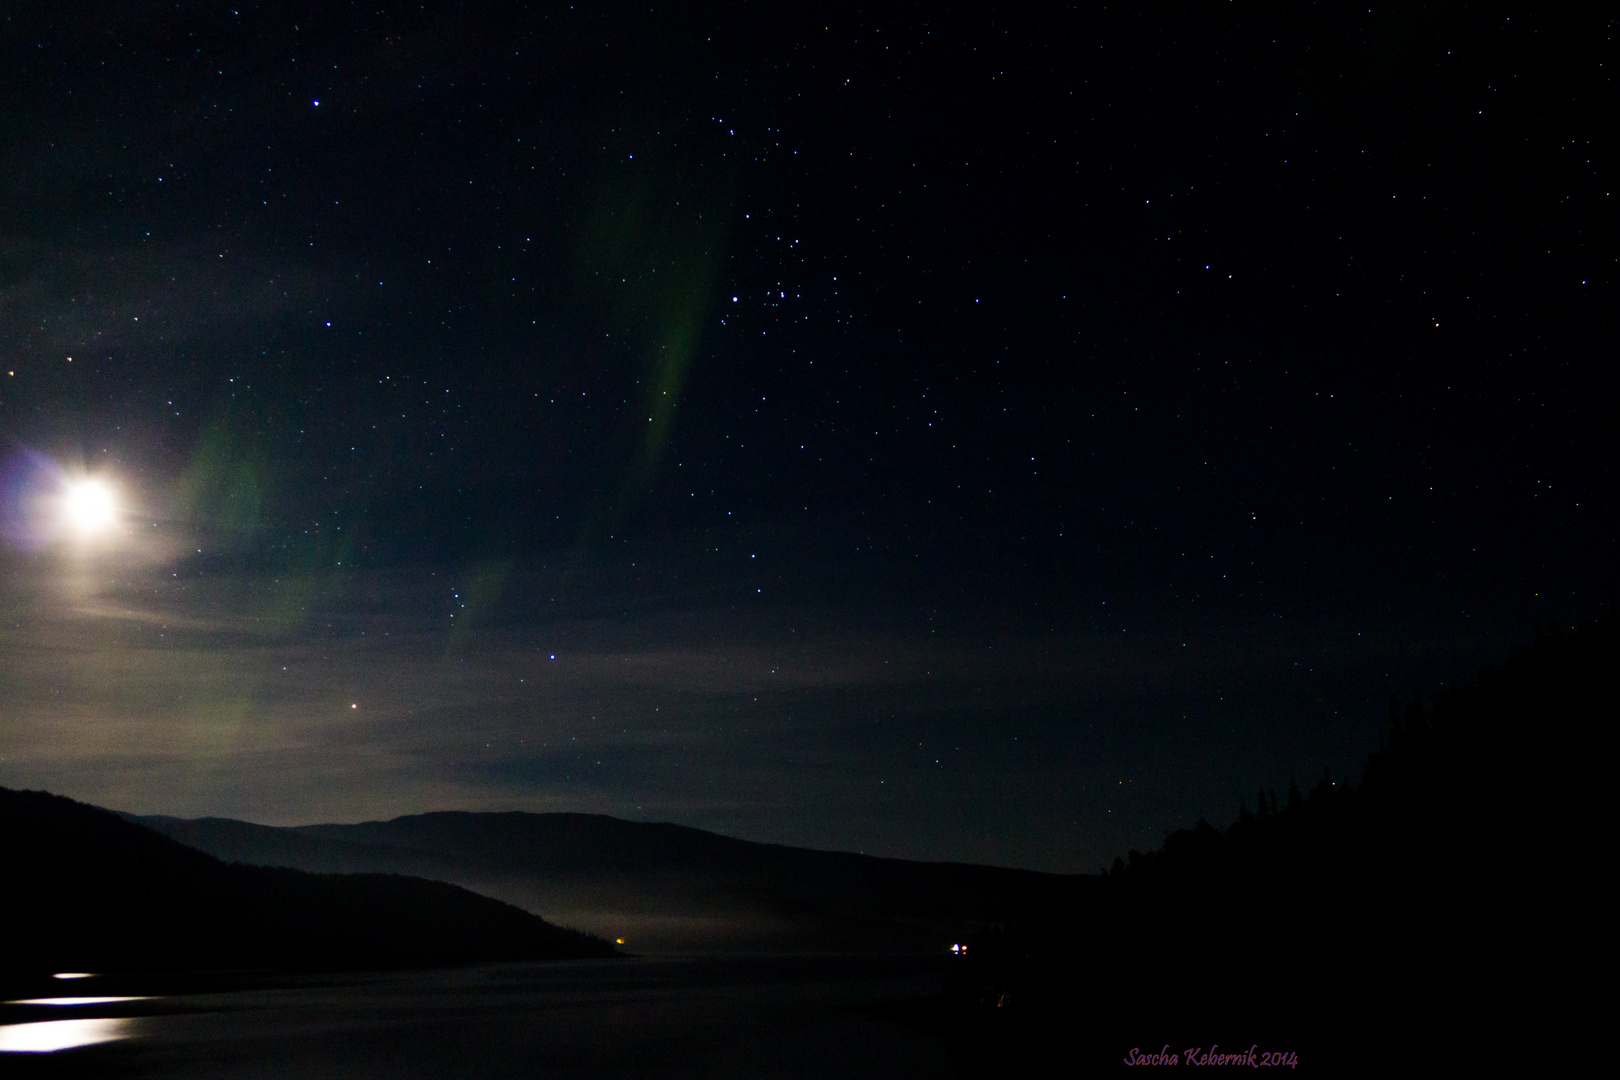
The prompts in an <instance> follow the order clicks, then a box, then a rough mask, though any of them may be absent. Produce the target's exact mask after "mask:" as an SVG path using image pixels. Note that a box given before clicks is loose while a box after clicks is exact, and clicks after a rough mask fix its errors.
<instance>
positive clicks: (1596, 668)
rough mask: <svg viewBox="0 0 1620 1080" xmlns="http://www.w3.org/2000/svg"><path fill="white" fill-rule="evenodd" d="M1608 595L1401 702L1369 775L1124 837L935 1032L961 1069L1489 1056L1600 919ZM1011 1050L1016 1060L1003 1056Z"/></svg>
mask: <svg viewBox="0 0 1620 1080" xmlns="http://www.w3.org/2000/svg"><path fill="white" fill-rule="evenodd" d="M1617 645H1620V637H1617V634H1616V619H1615V616H1614V614H1613V612H1611V613H1610V614H1609V615H1608V616H1606V617H1605V618H1603V619H1600V620H1598V621H1596V622H1593V623H1589V624H1587V625H1585V626H1582V627H1580V628H1579V629H1578V630H1575V631H1574V632H1573V633H1568V634H1565V633H1560V632H1559V631H1558V630H1556V629H1554V630H1552V631H1551V632H1548V633H1543V634H1539V635H1538V638H1537V640H1536V642H1535V644H1534V645H1533V646H1531V647H1529V648H1526V649H1523V650H1520V651H1519V652H1518V653H1516V654H1514V655H1513V656H1512V657H1511V658H1510V659H1509V660H1508V661H1506V662H1505V663H1503V664H1501V665H1500V666H1494V667H1487V668H1486V669H1484V671H1482V672H1481V675H1480V679H1479V682H1478V685H1476V686H1470V687H1466V688H1453V689H1448V690H1446V691H1445V692H1443V693H1439V694H1437V695H1435V696H1434V697H1433V698H1432V699H1427V700H1426V699H1424V698H1423V697H1422V696H1415V697H1414V698H1413V699H1412V700H1410V701H1409V702H1406V703H1404V704H1402V703H1401V702H1399V701H1398V700H1392V701H1391V703H1390V725H1389V728H1388V732H1387V734H1386V735H1385V736H1384V738H1383V740H1382V744H1381V745H1380V747H1379V748H1378V750H1377V751H1376V752H1374V753H1373V754H1372V755H1371V756H1370V757H1369V758H1368V759H1367V762H1366V766H1365V769H1364V771H1363V776H1362V779H1361V782H1360V784H1358V785H1352V784H1350V783H1348V782H1346V781H1344V780H1341V779H1336V778H1335V777H1333V776H1332V775H1330V774H1329V773H1328V772H1327V771H1326V770H1324V772H1323V773H1322V774H1321V776H1320V778H1318V779H1317V780H1316V781H1315V783H1314V784H1313V785H1311V787H1310V789H1309V791H1308V792H1307V791H1305V790H1303V789H1302V788H1301V787H1300V786H1299V785H1298V784H1297V783H1296V782H1294V781H1293V780H1290V782H1289V784H1288V786H1287V788H1286V789H1285V792H1284V794H1283V796H1282V797H1281V798H1280V799H1279V798H1278V795H1277V793H1276V792H1275V791H1261V792H1260V793H1259V794H1258V796H1257V798H1256V800H1255V803H1254V805H1253V806H1252V807H1251V806H1250V805H1248V804H1244V805H1243V806H1241V807H1240V808H1239V809H1238V812H1237V816H1236V820H1235V821H1233V822H1232V824H1231V825H1229V826H1228V827H1227V828H1225V829H1219V828H1216V827H1215V826H1214V825H1212V824H1211V823H1210V822H1208V821H1206V820H1200V821H1198V823H1197V824H1196V825H1195V826H1193V827H1192V828H1188V829H1181V830H1179V831H1176V832H1174V833H1172V834H1170V835H1169V836H1168V837H1167V838H1166V840H1165V843H1164V846H1163V848H1161V849H1160V850H1158V851H1154V852H1148V853H1143V852H1138V851H1131V852H1130V853H1129V854H1128V855H1127V856H1126V857H1125V858H1122V859H1117V860H1115V863H1114V865H1113V868H1112V869H1111V870H1110V871H1108V872H1107V873H1105V874H1104V875H1103V882H1104V887H1103V888H1101V889H1099V890H1094V891H1088V892H1087V893H1085V894H1084V895H1083V896H1082V898H1081V899H1080V900H1079V901H1078V902H1077V903H1076V904H1074V905H1072V906H1070V907H1068V908H1065V909H1064V910H1062V911H1060V912H1055V913H1052V914H1049V915H1046V916H1043V917H1041V918H1038V919H1034V920H1029V921H1026V922H1023V923H1020V924H1018V925H1013V926H1007V927H1003V928H998V929H995V930H992V931H990V932H987V933H985V934H984V935H981V936H980V937H979V938H978V939H977V940H975V941H973V942H972V943H970V944H969V947H968V951H967V953H966V955H965V956H964V957H963V958H962V959H961V960H960V961H959V963H958V965H957V967H956V968H955V970H954V971H953V972H952V975H951V977H950V982H949V986H948V990H947V995H946V1000H947V1010H946V1014H945V1016H944V1018H943V1019H944V1025H943V1030H945V1031H946V1033H947V1037H948V1038H949V1039H950V1040H951V1041H952V1042H953V1044H954V1045H955V1046H956V1048H957V1050H958V1051H959V1052H960V1054H961V1056H962V1057H963V1059H964V1060H965V1061H966V1062H967V1063H968V1065H969V1068H968V1070H967V1071H968V1073H969V1075H986V1076H989V1075H1022V1073H1021V1072H1018V1071H1017V1070H1018V1069H1019V1067H1020V1061H1022V1065H1023V1067H1033V1065H1034V1063H1035V1062H1039V1061H1049V1060H1068V1061H1071V1062H1074V1063H1075V1064H1077V1065H1081V1066H1089V1067H1092V1068H1102V1069H1112V1068H1117V1067H1120V1066H1122V1065H1123V1064H1125V1063H1126V1062H1128V1061H1129V1060H1130V1059H1131V1058H1132V1057H1133V1055H1135V1056H1140V1055H1148V1054H1159V1053H1161V1052H1163V1051H1166V1050H1168V1052H1169V1053H1171V1054H1175V1055H1177V1057H1178V1059H1179V1061H1178V1064H1181V1065H1185V1064H1186V1063H1187V1060H1186V1059H1187V1053H1186V1052H1187V1051H1188V1050H1194V1051H1196V1052H1198V1053H1207V1052H1209V1051H1210V1050H1211V1048H1212V1047H1214V1048H1216V1050H1215V1052H1216V1053H1217V1054H1226V1053H1237V1054H1245V1053H1247V1052H1248V1051H1249V1050H1250V1049H1251V1047H1256V1046H1257V1047H1258V1051H1262V1052H1263V1051H1264V1050H1266V1049H1268V1048H1269V1049H1273V1050H1288V1051H1293V1052H1295V1053H1297V1054H1298V1056H1299V1060H1300V1061H1301V1064H1302V1065H1314V1066H1316V1067H1317V1068H1318V1069H1319V1070H1321V1069H1327V1070H1329V1071H1331V1069H1332V1066H1334V1065H1338V1066H1340V1067H1342V1068H1344V1069H1346V1070H1359V1069H1384V1068H1393V1067H1396V1066H1398V1065H1400V1064H1402V1063H1405V1064H1407V1065H1410V1064H1415V1063H1419V1062H1427V1063H1430V1064H1438V1063H1440V1062H1443V1061H1457V1060H1462V1059H1475V1060H1477V1058H1478V1055H1479V1054H1480V1053H1481V1049H1482V1047H1489V1048H1490V1055H1491V1056H1492V1057H1493V1058H1499V1057H1501V1056H1502V1055H1504V1054H1510V1053H1512V1052H1514V1051H1515V1050H1520V1051H1522V1050H1524V1049H1526V1046H1525V1045H1524V1043H1523V1040H1524V1039H1526V1038H1529V1037H1533V1036H1534V1035H1535V1033H1537V1032H1538V1031H1541V1030H1545V1029H1542V1028H1540V1027H1539V1024H1540V1023H1542V1022H1543V1021H1544V1020H1546V1019H1548V1018H1556V1016H1557V1014H1558V1013H1559V1012H1560V1011H1568V1012H1570V1013H1572V1014H1578V1013H1579V1012H1581V1011H1583V1010H1582V1008H1581V1006H1580V1004H1579V1000H1578V999H1576V998H1574V997H1573V996H1572V995H1571V992H1570V991H1569V990H1568V989H1567V987H1568V986H1569V984H1568V983H1566V982H1565V981H1564V977H1563V976H1562V974H1561V964H1562V962H1563V961H1564V959H1565V958H1567V957H1568V956H1570V955H1571V954H1574V955H1579V951H1580V948H1581V946H1582V944H1583V943H1584V944H1585V945H1586V946H1587V948H1588V949H1589V948H1590V947H1591V944H1592V942H1591V939H1590V937H1589V935H1590V934H1591V933H1592V932H1593V928H1594V927H1595V920H1594V919H1593V916H1594V915H1595V907H1594V905H1595V902H1596V901H1595V897H1596V896H1597V895H1601V894H1600V893H1599V892H1598V891H1597V890H1596V889H1595V882H1593V881H1592V880H1591V879H1592V878H1593V876H1594V874H1595V871H1594V870H1593V869H1592V868H1591V867H1592V863H1593V862H1594V861H1595V860H1593V858H1592V855H1593V852H1592V851H1590V850H1589V849H1588V848H1586V847H1585V844H1584V842H1583V841H1581V840H1580V839H1579V837H1581V836H1582V835H1583V834H1584V833H1585V832H1586V831H1587V830H1590V829H1591V828H1592V825H1593V822H1594V820H1595V810H1596V805H1595V802H1596V799H1597V798H1598V797H1599V794H1600V792H1601V782H1600V781H1599V780H1598V777H1597V770H1598V768H1599V766H1598V762H1599V761H1600V760H1602V759H1601V758H1600V756H1599V754H1600V753H1604V754H1605V756H1606V752H1605V751H1601V750H1600V744H1599V740H1600V739H1601V738H1603V736H1604V735H1606V734H1607V731H1608V729H1609V728H1610V727H1611V726H1612V723H1613V720H1614V717H1615V711H1616V710H1615V704H1614V698H1615V682H1614V679H1615V673H1616V671H1617V670H1620V666H1617V664H1616V660H1617V653H1620V649H1617ZM1009 1070H1013V1071H1012V1072H1010V1073H1009Z"/></svg>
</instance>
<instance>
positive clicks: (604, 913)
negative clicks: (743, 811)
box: [139, 812, 1096, 952]
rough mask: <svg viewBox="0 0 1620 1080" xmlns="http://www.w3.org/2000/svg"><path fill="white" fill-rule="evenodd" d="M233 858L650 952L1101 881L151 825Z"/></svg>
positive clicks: (926, 927) (324, 828)
mask: <svg viewBox="0 0 1620 1080" xmlns="http://www.w3.org/2000/svg"><path fill="white" fill-rule="evenodd" d="M139 820H141V821H143V822H144V823H146V824H150V825H151V826H152V827H153V828H156V829H158V830H159V831H161V832H163V833H165V834H166V835H168V836H171V837H173V838H174V839H176V840H179V841H180V842H182V843H185V844H190V845H192V846H195V847H198V848H201V849H203V850H205V851H209V852H211V853H213V854H215V855H218V856H220V857H222V858H230V859H236V860H240V861H243V862H253V863H260V864H265V865H283V866H297V867H301V868H303V869H308V870H347V871H354V870H369V871H378V870H386V871H393V872H401V873H410V874H417V875H421V876H424V877H431V878H437V879H440V880H444V881H453V882H456V883H458V884H461V885H465V886H467V887H468V888H472V889H475V890H477V891H478V892H481V893H485V894H487V895H491V896H498V897H500V898H502V899H504V900H507V901H509V902H512V903H515V904H519V905H521V906H523V907H525V908H527V909H528V910H531V911H536V912H546V913H548V914H550V913H554V912H562V913H566V916H565V917H566V920H567V921H568V922H569V923H570V924H572V925H578V926H582V927H585V928H587V929H590V930H592V931H594V932H596V933H599V934H602V935H604V936H607V937H624V938H626V939H627V940H628V941H629V947H630V948H632V949H636V950H638V951H645V950H652V951H661V950H662V951H712V950H716V949H718V950H725V951H738V950H741V951H755V950H767V951H796V952H802V951H848V950H878V951H890V950H900V949H929V950H932V949H944V948H947V947H948V946H949V945H950V944H951V942H952V941H957V940H961V939H962V938H963V937H965V936H966V935H968V934H970V933H973V932H976V931H979V930H982V929H984V928H985V927H987V926H990V925H993V924H997V923H1002V922H1006V921H1008V920H1012V919H1020V918H1028V917H1031V916H1032V915H1034V914H1035V913H1037V912H1040V911H1045V910H1051V909H1053V908H1054V907H1057V906H1060V905H1063V904H1067V903H1070V902H1072V901H1073V899H1074V896H1075V891H1076V890H1077V889H1081V888H1085V887H1087V886H1095V885H1096V881H1095V879H1092V878H1087V877H1069V876H1062V875H1054V874H1042V873H1036V872H1033V871H1025V870H1011V869H1005V868H1000V867H990V866H974V865H968V864H961V863H922V862H910V861H906V860H902V859H883V858H875V857H872V856H866V855H857V854H853V853H849V852H832V851H815V850H809V849H805V848H794V847H786V846H781V845H774V844H759V843H753V842H750V841H746V840H737V839H734V838H731V837H725V836H718V835H716V834H714V833H708V832H704V831H702V830H700V829H693V828H688V827H685V826H681V825H672V824H653V823H641V822H630V821H622V820H619V819H617V818H611V817H606V816H602V815H593V814H529V813H463V812H447V813H432V814H419V815H412V816H408V817H400V818H395V819H393V820H391V821H374V822H365V823H362V824H356V825H311V826H304V827H299V828H270V827H266V826H262V825H251V824H248V823H245V822H239V821H229V820H223V819H217V818H205V819H198V820H194V821H185V820H180V819H173V818H142V819H139Z"/></svg>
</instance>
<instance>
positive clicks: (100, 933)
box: [0, 788, 614, 971]
mask: <svg viewBox="0 0 1620 1080" xmlns="http://www.w3.org/2000/svg"><path fill="white" fill-rule="evenodd" d="M0 844H3V852H4V865H5V868H6V876H5V884H4V886H3V891H0V920H3V923H0V925H4V927H5V928H6V932H7V947H6V958H5V966H6V968H7V969H8V970H10V971H26V970H67V969H73V970H85V971H110V970H119V969H129V968H143V969H170V970H172V969H179V968H203V967H207V968H228V967H255V968H328V969H335V968H359V967H406V966H416V965H431V964H450V963H469V962H476V961H491V960H540V959H554V958H564V957H588V956H609V955H613V952H614V950H613V948H612V946H610V945H608V944H607V943H605V942H603V941H600V940H597V939H595V938H592V937H588V936H586V935H584V934H579V933H576V932H574V931H571V930H564V929H561V928H559V927H555V926H551V925H549V924H548V923H546V922H544V921H543V920H541V919H539V918H537V917H536V916H534V915H531V914H529V913H527V912H524V911H521V910H519V909H517V908H514V907H512V906H510V905H507V904H503V903H501V902H499V901H497V900H491V899H489V898H487V897H483V896H478V895H475V894H473V893H470V892H468V891H466V890H465V889H461V888H458V887H456V886H454V885H449V884H445V883H443V882H435V881H424V880H418V879H414V878H407V877H400V876H397V875H384V874H352V875H323V874H311V873H305V872H302V871H298V870H287V869H268V868H263V867H251V866H241V865H232V864H226V863H222V862H220V861H219V860H218V859H215V858H214V857H212V856H210V855H206V854H204V853H202V852H200V851H195V850H192V849H190V848H187V847H184V846H182V845H181V844H178V843H176V842H175V841H173V840H170V839H169V838H167V837H165V836H162V835H160V834H158V833H156V832H153V831H152V830H151V829H148V828H145V827H143V826H141V825H137V824H134V823H132V822H129V821H126V820H124V819H122V818H121V817H119V816H118V815H117V814H114V813H111V812H109V811H106V810H101V809H98V808H96V807H93V806H86V805H84V804H82V803H77V802H74V801H73V800H71V799H65V798H62V797H60V796H56V795H50V794H47V793H45V792H37V791H12V790H9V789H5V788H0Z"/></svg>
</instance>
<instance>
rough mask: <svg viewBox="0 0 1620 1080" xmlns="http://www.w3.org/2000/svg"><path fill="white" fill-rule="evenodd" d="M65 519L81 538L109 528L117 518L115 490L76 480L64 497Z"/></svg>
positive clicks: (98, 484)
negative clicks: (113, 491)
mask: <svg viewBox="0 0 1620 1080" xmlns="http://www.w3.org/2000/svg"><path fill="white" fill-rule="evenodd" d="M62 516H63V519H64V522H65V524H66V525H67V526H68V528H69V529H70V530H71V531H72V532H73V533H75V534H76V535H79V536H85V537H88V536H94V535H96V534H97V533H100V532H102V531H104V530H106V529H107V528H109V527H110V526H111V525H112V524H113V522H114V521H115V520H116V519H117V516H118V506H117V502H116V501H115V500H114V499H113V493H112V489H111V488H109V487H108V486H107V485H106V484H104V483H102V482H101V481H100V480H95V479H84V480H73V481H70V482H69V483H68V485H67V490H66V491H64V492H63V495H62Z"/></svg>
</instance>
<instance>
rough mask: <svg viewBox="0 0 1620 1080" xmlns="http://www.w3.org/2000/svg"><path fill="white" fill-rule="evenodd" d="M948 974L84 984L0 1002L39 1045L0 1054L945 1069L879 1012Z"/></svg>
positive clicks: (593, 1072)
mask: <svg viewBox="0 0 1620 1080" xmlns="http://www.w3.org/2000/svg"><path fill="white" fill-rule="evenodd" d="M948 964H949V958H948V957H934V956H927V957H871V956H856V957H802V958H795V957H727V958H677V959H671V958H657V959H628V960H609V961H576V962H566V963H553V964H505V965H490V966H483V967H475V968H459V969H449V970H439V971H416V972H395V973H383V974H365V975H353V976H325V977H308V978H302V979H296V978H277V979H269V978H263V979H258V980H252V979H243V978H242V977H239V976H238V977H225V978H222V979H213V980H209V979H206V978H203V979H198V978H190V979H180V980H176V979H173V978H170V979H165V978H161V977H158V976H147V977H144V978H143V977H140V976H123V977H118V978H113V977H106V976H103V977H92V978H90V979H85V980H81V981H76V982H75V983H74V984H73V991H74V993H75V995H77V996H79V997H83V998H92V997H94V998H103V999H106V998H113V999H118V998H123V999H126V1000H112V1001H107V1000H103V1001H100V1002H96V1003H82V1002H81V1003H76V1004H63V1003H60V1002H58V1003H53V1004H41V1003H37V1002H38V1000H39V999H49V995H48V994H46V993H37V994H36V993H17V994H8V995H7V998H8V999H9V1001H8V1003H7V1004H5V1005H4V1006H0V1025H3V1026H0V1046H4V1045H5V1044H6V1041H7V1040H8V1039H9V1040H10V1041H11V1042H12V1043H14V1044H19V1046H21V1045H22V1044H27V1043H29V1042H30V1041H34V1042H38V1043H40V1044H42V1048H41V1049H37V1050H34V1051H32V1052H29V1051H28V1050H26V1049H23V1050H21V1051H20V1052H4V1053H0V1072H5V1073H6V1074H7V1075H8V1076H9V1075H15V1076H30V1075H42V1076H43V1075H49V1076H75V1075H80V1076H98V1077H101V1076H106V1077H125V1076H128V1077H145V1076H162V1077H173V1078H186V1077H197V1078H203V1077H207V1078H233V1077H240V1078H258V1077H298V1078H312V1080H313V1078H321V1077H331V1078H344V1080H350V1078H371V1077H376V1078H384V1077H387V1078H391V1080H392V1078H414V1077H424V1078H425V1077H435V1078H438V1077H442V1078H452V1077H453V1078H457V1080H476V1078H484V1077H490V1078H503V1077H524V1078H531V1080H532V1078H544V1077H567V1078H579V1080H585V1078H596V1077H603V1078H605V1077H616V1078H620V1077H628V1078H636V1077H660V1078H662V1077H694V1078H697V1077H704V1078H713V1077H806V1078H809V1077H817V1078H820V1077H833V1076H837V1077H880V1076H881V1077H886V1078H888V1077H895V1076H906V1077H918V1078H927V1077H936V1076H937V1077H944V1076H950V1075H953V1071H952V1068H951V1065H950V1062H949V1060H948V1058H947V1056H946V1051H945V1047H944V1046H943V1044H942V1043H941V1042H940V1040H939V1039H937V1038H935V1037H933V1036H930V1035H928V1034H924V1033H923V1032H921V1031H918V1030H916V1029H914V1028H912V1027H909V1026H907V1025H906V1024H903V1023H901V1022H899V1021H898V1020H896V1019H894V1016H895V1015H897V1014H902V1013H903V1011H904V1009H903V1003H905V1002H908V1001H912V1002H915V1001H917V1000H919V999H922V998H926V997H929V996H932V995H935V994H937V993H938V991H939V988H940V985H941V982H942V979H943V977H944V973H945V970H946V965H948ZM96 983H101V984H103V985H100V986H96V985H93V984H96ZM56 986H57V988H60V987H61V986H62V984H60V983H58V984H56ZM47 989H48V988H47ZM24 1002H28V1003H24ZM897 1007H898V1009H897ZM52 1025H66V1027H62V1026H55V1027H53V1026H52ZM75 1026H77V1032H78V1033H79V1034H82V1035H84V1036H86V1037H87V1038H92V1039H94V1040H96V1041H93V1042H91V1043H89V1044H86V1045H79V1046H72V1045H71V1042H70V1043H69V1046H68V1048H64V1049H54V1050H47V1049H44V1048H43V1046H44V1044H49V1043H51V1042H52V1041H53V1039H54V1040H57V1041H59V1040H61V1039H68V1040H71V1038H72V1037H73V1036H74V1034H75Z"/></svg>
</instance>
